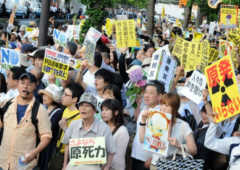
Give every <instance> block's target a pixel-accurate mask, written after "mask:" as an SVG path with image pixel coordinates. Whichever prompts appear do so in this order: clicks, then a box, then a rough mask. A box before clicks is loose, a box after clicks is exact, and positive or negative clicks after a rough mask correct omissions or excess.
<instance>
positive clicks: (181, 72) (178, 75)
mask: <svg viewBox="0 0 240 170" xmlns="http://www.w3.org/2000/svg"><path fill="white" fill-rule="evenodd" d="M183 76H184V68H183V67H181V66H178V67H177V69H176V76H175V78H174V79H173V85H172V87H171V91H175V89H176V86H177V84H178V80H179V79H180V78H181V77H183Z"/></svg>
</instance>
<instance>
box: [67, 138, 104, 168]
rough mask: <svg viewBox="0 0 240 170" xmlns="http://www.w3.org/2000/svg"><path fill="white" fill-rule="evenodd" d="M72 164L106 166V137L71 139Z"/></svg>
mask: <svg viewBox="0 0 240 170" xmlns="http://www.w3.org/2000/svg"><path fill="white" fill-rule="evenodd" d="M69 153H70V164H71V165H73V166H77V165H81V164H105V163H106V158H107V153H106V145H105V138H104V137H95V138H94V137H92V138H79V139H70V142H69Z"/></svg>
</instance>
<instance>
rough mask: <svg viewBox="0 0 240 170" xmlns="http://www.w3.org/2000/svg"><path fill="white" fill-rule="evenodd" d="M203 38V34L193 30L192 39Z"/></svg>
mask: <svg viewBox="0 0 240 170" xmlns="http://www.w3.org/2000/svg"><path fill="white" fill-rule="evenodd" d="M202 38H203V34H201V33H198V32H194V33H193V41H200V40H201V39H202Z"/></svg>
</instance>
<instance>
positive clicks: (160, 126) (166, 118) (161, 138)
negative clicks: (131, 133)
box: [143, 109, 171, 157]
mask: <svg viewBox="0 0 240 170" xmlns="http://www.w3.org/2000/svg"><path fill="white" fill-rule="evenodd" d="M170 122H171V114H169V113H163V112H160V111H158V110H154V109H151V110H149V116H148V119H147V126H146V132H145V138H144V146H143V147H144V149H145V150H147V151H150V152H154V153H158V154H160V155H162V156H164V157H166V156H167V153H168V146H169V142H168V133H169V128H170Z"/></svg>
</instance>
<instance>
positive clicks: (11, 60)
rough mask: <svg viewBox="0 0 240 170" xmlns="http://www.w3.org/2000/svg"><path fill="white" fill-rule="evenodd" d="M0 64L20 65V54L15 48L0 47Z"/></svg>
mask: <svg viewBox="0 0 240 170" xmlns="http://www.w3.org/2000/svg"><path fill="white" fill-rule="evenodd" d="M0 57H1V64H5V65H9V66H20V54H19V52H17V51H16V50H12V49H8V48H1V56H0Z"/></svg>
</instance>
